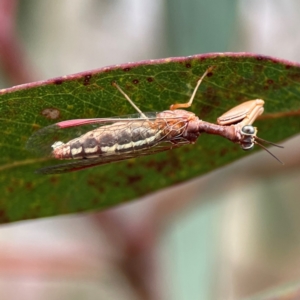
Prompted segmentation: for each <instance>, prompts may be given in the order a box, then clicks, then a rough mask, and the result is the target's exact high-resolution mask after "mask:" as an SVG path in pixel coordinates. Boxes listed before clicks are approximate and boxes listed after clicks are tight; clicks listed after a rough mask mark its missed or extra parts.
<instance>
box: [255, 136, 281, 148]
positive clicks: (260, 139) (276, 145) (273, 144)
mask: <svg viewBox="0 0 300 300" xmlns="http://www.w3.org/2000/svg"><path fill="white" fill-rule="evenodd" d="M255 140H259V141H260V142H263V143H266V144H270V145H272V146H275V147H277V148H284V147H283V146H281V145H278V144H275V143H273V142H270V141H266V140H264V139H262V138H259V137H258V136H256V137H255Z"/></svg>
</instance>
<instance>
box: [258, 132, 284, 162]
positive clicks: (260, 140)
mask: <svg viewBox="0 0 300 300" xmlns="http://www.w3.org/2000/svg"><path fill="white" fill-rule="evenodd" d="M257 140H259V142H264V143H267V144H270V145H272V146H275V147H278V148H284V147H283V146H281V145H277V144H275V143H272V142H269V141H266V140H264V139H261V138H259V137H257V136H256V137H255V142H254V143H255V144H256V145H258V146H260V147H261V148H263V149H264V150H266V151H267V152H268V153H269V154H270V155H271V156H273V157H274V158H275V159H276V160H277V161H278V162H279V163H280V164H282V165H284V163H283V162H282V161H281V160H280V159H279V158H278V157H277V156H275V155H274V154H273V153H272V152H271V151H270V150H268V149H267V148H266V147H265V146H264V145H263V144H261V143H259V142H258V141H257Z"/></svg>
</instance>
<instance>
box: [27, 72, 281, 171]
mask: <svg viewBox="0 0 300 300" xmlns="http://www.w3.org/2000/svg"><path fill="white" fill-rule="evenodd" d="M211 70H212V67H210V68H208V69H207V70H206V71H205V73H204V74H203V75H202V77H201V78H200V79H199V80H198V82H197V84H196V87H195V89H194V91H193V93H192V95H191V97H190V100H189V101H188V102H186V103H178V104H173V105H171V107H170V109H169V110H165V111H162V112H158V113H143V112H142V111H141V110H140V109H139V108H138V107H137V106H136V105H135V104H134V103H133V101H132V100H131V99H130V98H129V96H128V95H127V94H125V92H124V91H123V90H122V89H121V88H120V87H119V86H118V84H117V83H115V82H114V83H113V85H114V86H115V87H116V88H117V89H118V90H119V92H120V93H121V94H122V95H123V96H124V97H125V98H126V99H127V101H128V102H129V103H130V104H131V105H132V106H133V107H134V108H135V110H136V111H137V112H138V114H135V115H129V116H123V117H120V118H95V119H76V120H67V121H62V122H59V123H56V124H53V125H50V126H47V127H45V128H42V129H40V130H38V131H37V132H35V133H34V134H33V135H32V136H31V137H30V138H29V140H28V142H27V149H29V150H31V151H33V152H37V153H40V154H43V155H48V156H50V157H53V158H56V159H58V160H69V161H68V162H66V163H63V164H57V165H53V166H48V167H45V168H42V169H39V170H37V171H36V172H37V173H41V174H56V173H66V172H71V171H77V170H82V169H86V168H90V167H94V166H97V165H102V164H107V163H111V162H116V161H121V160H125V159H129V158H134V157H138V156H144V155H150V154H154V153H158V152H162V151H166V150H170V149H172V148H177V147H180V146H182V145H184V144H193V143H195V142H196V140H197V138H198V137H199V136H200V135H201V134H202V133H208V134H214V135H219V136H222V137H224V138H226V139H228V140H230V141H232V142H233V143H237V144H240V146H241V148H242V149H244V150H249V149H252V148H253V147H254V145H255V144H257V145H259V146H261V147H262V148H264V149H265V150H266V151H268V152H269V153H270V154H271V155H272V156H273V157H275V156H274V155H273V154H272V153H271V152H270V151H269V150H267V149H266V148H265V147H264V146H263V145H262V142H266V143H268V144H271V145H274V146H277V147H281V146H279V145H276V144H274V143H271V142H268V141H265V140H263V139H261V138H259V137H257V135H256V134H257V129H256V128H255V127H253V126H252V123H253V122H254V121H255V119H256V118H257V117H258V116H259V115H261V114H262V113H263V111H264V107H263V106H264V101H263V100H261V99H256V100H250V101H247V102H244V103H242V104H240V105H238V106H236V107H234V108H232V109H230V110H229V111H227V112H226V113H224V114H223V115H222V116H220V117H219V118H218V119H217V124H214V123H209V122H206V121H203V120H200V119H199V118H198V117H197V116H196V115H195V114H194V113H192V112H189V111H186V110H183V109H181V108H188V107H190V106H191V105H192V103H193V100H194V98H195V95H196V92H197V90H198V88H199V86H200V84H201V82H202V81H203V79H204V78H205V76H206V75H207V74H208V73H209V72H210V71H211ZM275 158H276V159H277V160H278V161H279V162H280V160H279V159H278V158H277V157H275ZM70 160H71V161H70Z"/></svg>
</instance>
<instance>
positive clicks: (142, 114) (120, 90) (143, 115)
mask: <svg viewBox="0 0 300 300" xmlns="http://www.w3.org/2000/svg"><path fill="white" fill-rule="evenodd" d="M112 85H113V86H115V87H116V88H117V89H118V91H119V92H120V93H121V94H122V95H123V96H124V97H125V98H126V100H127V101H128V102H129V103H130V104H131V105H132V106H133V107H134V108H135V110H136V111H137V112H138V113H139V114H140V115H141V117H142V118H144V119H148V118H147V117H146V115H145V114H144V113H143V112H142V111H141V110H140V109H139V108H138V107H137V106H136V105H135V104H134V103H133V101H132V100H131V99H130V98H129V96H128V95H127V94H125V92H124V91H123V90H122V89H121V88H120V87H119V86H118V85H117V83H116V82H113V83H112Z"/></svg>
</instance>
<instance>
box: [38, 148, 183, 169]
mask: <svg viewBox="0 0 300 300" xmlns="http://www.w3.org/2000/svg"><path fill="white" fill-rule="evenodd" d="M183 144H184V143H182V144H181V143H178V144H172V143H170V142H164V143H160V144H158V145H156V146H154V147H152V148H149V149H144V150H141V151H136V152H132V153H126V154H122V155H118V154H115V155H109V156H101V157H97V158H90V159H80V160H72V161H68V162H67V163H62V164H57V165H53V166H48V167H45V168H42V169H39V170H37V171H36V173H38V174H62V173H68V172H75V171H79V170H83V169H87V168H91V167H95V166H99V165H104V164H108V163H112V162H118V161H122V160H126V159H130V158H135V157H139V156H145V155H151V154H155V153H159V152H163V151H167V150H170V149H173V148H178V147H180V146H181V145H183Z"/></svg>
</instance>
